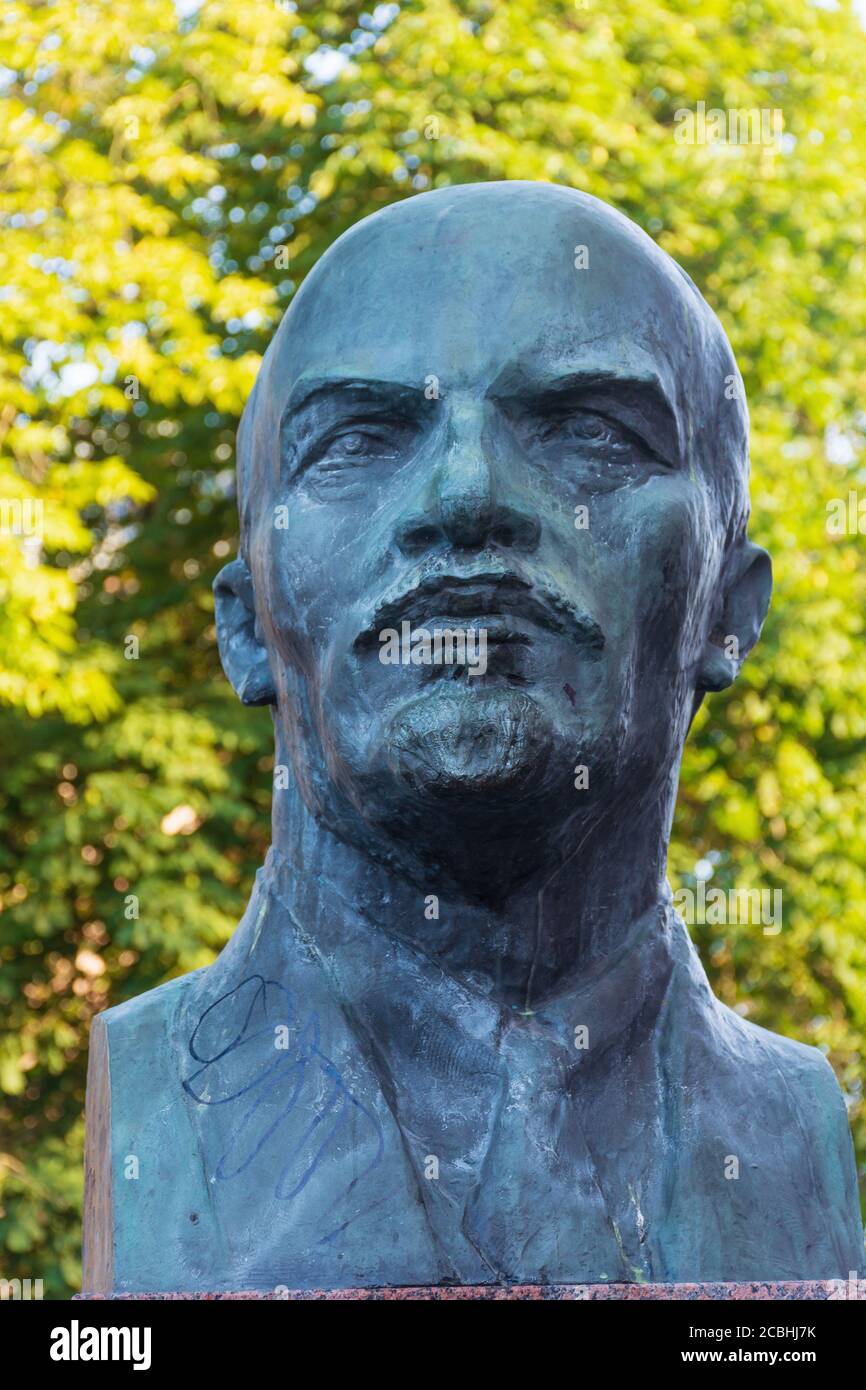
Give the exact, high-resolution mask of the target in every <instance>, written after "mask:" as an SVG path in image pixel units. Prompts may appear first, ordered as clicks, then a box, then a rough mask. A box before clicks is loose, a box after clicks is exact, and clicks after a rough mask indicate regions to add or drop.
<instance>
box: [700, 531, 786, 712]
mask: <svg viewBox="0 0 866 1390" xmlns="http://www.w3.org/2000/svg"><path fill="white" fill-rule="evenodd" d="M772 589H773V567H772V564H771V563H770V557H769V555H768V554H767V552H766V550H762V549H761V547H760V546H759V545H753V544H752V542H751V541H743V542H742V543H741V544H740V545H739V546H738V548H737V551H736V553H735V555H734V556H733V557H732V559H731V562H730V563H729V565H728V566H727V567H726V574H725V594H724V600H723V607H722V614H721V617H720V618H719V620H718V622H717V623H716V625H715V627H714V628H713V631H712V632H711V633H710V635H709V637H708V639H707V641H706V642H705V644H704V650H703V652H702V653H701V659H700V662H699V665H698V673H697V691H698V693H699V694H702V693H703V692H704V691H707V690H725V689H727V687H728V686H729V685H733V683H734V681H735V680H736V678H737V676H738V675H739V671H740V667H741V666H742V664H743V662H744V661H745V659H746V657H747V656H748V654H749V652H750V651H751V650H752V648H753V647H754V645H755V643H756V642H757V640H758V637H759V636H760V633H761V628H762V626H763V623H764V619H765V618H766V616H767V609H768V608H769V606H770V594H771V592H772Z"/></svg>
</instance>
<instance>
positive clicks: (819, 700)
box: [0, 0, 866, 1297]
mask: <svg viewBox="0 0 866 1390" xmlns="http://www.w3.org/2000/svg"><path fill="white" fill-rule="evenodd" d="M179 16H180V17H179ZM323 48H324V49H325V50H326V61H325V62H323V61H322V56H321V52H320V50H322V49H323ZM335 52H336V53H338V54H340V55H341V59H340V60H339V61H338V62H335V61H334V53H335ZM317 53H318V54H319V60H318V61H317V60H316V59H314V60H313V63H312V64H311V66H310V67H307V66H305V60H307V59H308V58H309V57H310V55H315V54H317ZM864 53H866V45H864V35H863V32H862V30H861V28H860V26H859V24H858V22H857V20H856V19H855V18H854V17H853V16H852V15H851V13H850V12H849V10H848V9H847V8H846V7H844V6H843V7H840V8H839V9H836V10H828V9H825V8H819V7H817V6H815V7H813V6H812V5H811V4H809V3H808V2H807V0H788V3H784V4H783V3H782V0H750V3H744V0H699V2H698V3H689V0H659V2H658V3H656V2H655V0H611V3H609V4H606V5H604V6H601V5H600V4H598V3H597V0H586V3H585V4H582V3H578V4H574V3H569V4H567V3H565V0H497V3H493V0H488V2H487V3H472V2H471V0H467V3H456V2H455V0H419V2H418V3H410V4H406V5H404V6H403V7H402V9H399V10H398V7H397V6H396V5H393V6H381V7H379V8H378V9H376V10H375V12H373V11H367V12H365V11H364V9H363V7H362V6H361V5H359V4H349V3H341V2H340V0H335V3H332V4H329V5H322V4H316V3H312V2H310V3H307V0H298V3H297V4H294V3H277V0H204V3H203V4H202V5H201V7H200V8H198V9H194V8H192V7H191V6H190V5H188V4H187V5H180V6H178V8H177V9H176V8H175V6H174V5H173V4H172V3H171V0H134V3H128V4H127V5H126V6H123V5H118V4H117V3H116V0H89V3H80V2H79V0H49V3H24V0H10V3H9V4H8V5H6V6H5V7H4V13H3V16H2V24H0V64H2V65H3V66H2V68H0V84H2V90H3V92H4V94H5V100H4V101H3V102H2V104H0V105H2V110H0V284H2V286H3V289H2V290H0V301H2V309H3V313H2V317H0V377H2V393H0V400H2V402H3V404H2V405H0V497H2V498H3V499H8V500H12V499H17V500H18V501H19V502H20V503H22V504H23V503H24V502H25V500H28V499H29V500H31V501H33V500H39V501H41V502H42V504H43V506H44V523H43V529H42V534H41V537H38V536H37V537H33V536H31V537H22V536H21V535H16V534H13V533H12V532H11V531H10V528H9V526H8V525H6V526H5V527H2V528H0V598H2V604H0V740H2V746H3V748H4V751H5V758H4V763H5V767H4V779H3V790H2V793H0V906H2V930H0V961H2V974H0V1006H2V1012H3V1019H4V1029H3V1032H2V1034H0V1243H2V1244H3V1245H4V1246H5V1253H4V1256H3V1261H2V1268H0V1274H2V1275H3V1276H5V1277H7V1278H12V1277H14V1276H16V1275H18V1276H19V1277H22V1278H26V1277H28V1276H29V1277H33V1278H39V1277H42V1278H44V1279H45V1281H46V1292H47V1293H48V1294H49V1295H53V1296H55V1297H56V1296H63V1295H64V1294H65V1293H67V1292H68V1290H69V1289H70V1288H73V1287H74V1286H75V1283H76V1278H77V1268H78V1266H77V1259H78V1251H77V1241H78V1227H79V1205H80V1189H81V1180H80V1165H81V1147H82V1124H81V1113H82V1107H83V1099H84V1077H85V1064H86V1048H87V1028H88V1024H89V1020H90V1018H91V1017H92V1015H93V1013H94V1012H95V1011H96V1010H99V1009H100V1008H102V1007H104V1005H105V1004H106V1003H107V1002H109V1001H110V1002H119V1001H120V1000H122V999H124V998H126V997H128V996H130V995H132V994H136V993H139V992H141V991H142V990H144V989H148V988H151V987H153V986H154V985H156V984H158V983H160V982H161V981H162V980H164V979H166V978H169V977H170V976H172V975H174V974H177V973H178V972H180V971H185V970H189V969H191V968H194V967H196V966H198V965H201V964H204V963H206V962H207V961H209V960H210V959H212V957H213V955H214V953H215V952H216V951H217V950H218V949H219V947H220V946H221V944H222V943H223V942H224V941H225V940H226V939H227V937H228V935H229V933H230V931H231V929H232V927H233V926H234V924H235V922H236V921H237V919H238V917H239V916H240V914H241V911H242V909H243V905H244V901H245V896H246V894H247V893H248V891H249V888H250V884H251V879H252V875H253V873H254V871H255V869H256V867H257V866H258V864H259V863H260V862H261V858H262V855H263V852H264V848H265V846H266V843H267V833H268V791H269V785H270V777H269V769H270V767H271V746H270V744H271V737H270V722H269V720H268V717H267V714H266V713H265V712H263V711H248V710H244V709H242V708H241V707H240V706H239V705H238V704H237V702H236V701H235V699H234V697H233V696H232V695H231V693H230V691H229V688H228V685H227V683H226V682H225V681H224V680H223V679H222V677H221V675H220V670H219V662H218V658H217V653H216V646H215V633H214V627H213V614H212V599H211V594H210V584H211V581H212V579H213V576H214V574H215V573H216V571H217V569H218V568H219V567H220V565H221V564H222V563H224V560H225V558H226V557H227V556H229V555H231V554H233V553H234V549H235V546H236V540H237V537H236V521H235V514H234V498H233V475H232V460H233V441H234V428H235V425H236V422H237V417H238V414H239V412H240V409H241V406H242V404H243V401H244V399H245V397H246V395H247V393H248V391H249V388H250V386H251V383H252V381H253V379H254V376H255V371H256V367H257V364H258V361H259V360H260V355H261V352H262V351H263V349H264V346H265V345H266V342H267V340H268V337H269V334H270V332H271V331H272V327H273V325H274V323H275V322H276V321H277V320H278V318H279V315H280V313H281V312H282V311H283V309H284V308H285V306H286V304H287V303H288V302H289V299H290V297H291V294H292V293H293V291H294V289H295V287H296V285H297V284H298V283H299V282H300V280H301V279H302V278H303V275H304V274H305V273H306V271H307V270H308V268H309V267H310V265H312V264H313V262H314V261H315V260H316V259H317V258H318V257H319V256H320V255H321V254H322V252H323V251H324V250H325V249H326V247H327V246H328V245H329V244H330V242H331V241H332V240H333V239H334V238H335V237H336V236H337V235H338V234H339V233H340V232H341V231H342V230H343V229H344V228H345V227H347V226H348V225H350V224H351V223H352V222H354V221H355V220H357V219H358V218H359V217H361V216H363V215H364V214H366V213H368V212H370V211H372V210H374V209H375V208H377V207H380V206H383V205H384V204H386V203H388V202H390V201H393V200H394V199H397V198H400V197H404V196H412V195H414V194H415V193H417V192H419V191H421V190H423V189H424V188H429V187H431V186H438V185H441V184H444V183H450V182H463V181H467V180H476V179H477V180H486V179H499V178H507V179H515V178H530V179H547V180H555V181H560V182H564V183H567V184H571V185H573V186H574V187H577V188H582V189H586V190H587V191H589V192H592V193H595V194H598V195H599V196H600V197H602V198H605V199H606V200H608V201H610V202H612V203H614V204H615V205H616V206H618V207H620V208H621V209H622V210H623V211H624V212H625V213H627V214H628V215H629V216H630V217H632V218H634V219H635V220H636V221H637V222H639V223H640V224H641V225H642V226H644V227H645V228H646V229H647V230H648V231H649V232H650V233H651V234H652V235H653V236H655V237H656V238H657V240H658V241H659V242H660V244H661V245H662V246H664V247H665V249H666V250H668V251H669V252H670V253H671V254H672V255H673V256H675V257H676V259H677V260H678V261H680V263H681V264H682V265H684V266H685V267H686V268H687V269H688V270H689V272H690V273H691V275H692V276H693V278H694V279H695V280H696V282H697V283H698V285H699V286H700V287H701V289H702V290H703V291H704V293H705V294H706V295H707V297H708V298H709V299H710V301H711V302H712V303H713V304H714V305H715V306H716V307H717V308H718V309H719V312H720V314H721V317H722V319H723V321H724V323H725V326H726V328H727V330H728V332H729V334H730V336H731V339H732V342H733V345H734V349H735V351H736V353H737V356H738V360H739V362H740V364H741V367H742V370H743V374H744V377H745V380H746V386H747V391H748V395H749V400H750V406H751V411H752V423H753V470H754V478H753V490H752V493H753V506H754V512H755V522H754V528H753V531H754V534H755V536H756V538H757V539H758V540H759V541H761V542H762V543H763V544H765V545H766V546H767V547H768V548H769V549H770V551H771V552H772V554H773V557H774V561H775V570H776V597H775V602H774V607H773V610H772V615H771V618H770V621H769V622H768V625H767V627H766V629H765V633H764V636H763V639H762V642H761V644H760V646H759V648H758V649H757V650H756V652H755V653H754V655H753V656H752V657H751V658H750V660H749V662H748V663H747V664H746V666H745V668H744V671H743V675H742V677H741V679H740V681H739V682H738V683H737V685H736V686H735V687H734V689H733V690H731V691H730V692H728V693H726V694H725V695H722V696H715V697H713V698H712V700H711V701H710V702H709V703H708V705H707V706H705V708H704V709H703V710H702V712H701V714H700V715H699V717H698V720H697V723H696V728H695V731H694V734H693V737H692V740H691V741H690V744H689V747H688V749H687V753H686V757H685V761H684V768H683V783H682V791H681V795H680V802H679V810H678V816H677V822H676V827H675V838H674V844H673V846H672V853H671V875H672V879H673V881H674V883H675V885H678V884H684V885H689V884H693V883H694V881H695V880H694V869H695V865H696V861H698V860H699V859H706V858H709V859H710V860H711V862H713V865H714V876H713V880H712V883H713V885H720V886H722V887H734V886H737V885H742V886H744V887H766V888H780V889H782V891H783V894H784V926H783V929H782V931H781V932H780V933H779V934H778V935H775V936H773V935H765V934H764V933H763V932H762V930H761V927H760V926H748V925H742V926H726V927H724V928H719V927H712V926H704V927H698V928H696V929H695V933H696V936H697V939H698V941H699V944H700V947H701V950H702V954H703V957H704V960H705V961H706V962H707V964H708V966H709V968H710V971H711V974H712V978H713V983H714V986H715V988H716V989H717V991H718V992H719V994H720V995H721V997H722V998H723V999H725V1000H726V1002H729V1003H731V1004H736V1005H737V1007H739V1008H740V1009H741V1010H742V1011H743V1012H745V1013H746V1014H747V1015H748V1016H749V1017H750V1018H752V1019H754V1020H755V1021H757V1022H760V1023H763V1024H765V1025H766V1026H769V1027H772V1028H774V1029H777V1030H779V1031H782V1032H785V1033H788V1034H790V1035H792V1036H795V1037H798V1038H800V1039H802V1040H804V1041H807V1042H811V1043H813V1044H816V1045H818V1046H821V1047H823V1048H824V1049H825V1050H826V1051H827V1052H828V1054H829V1056H830V1059H831V1061H832V1062H833V1065H834V1066H835V1068H836V1072H837V1075H838V1076H839V1079H840V1081H841V1082H842V1084H843V1087H844V1088H845V1090H846V1092H847V1094H848V1096H849V1097H850V1099H851V1101H852V1118H853V1120H854V1123H855V1132H856V1136H857V1140H858V1145H859V1148H860V1152H861V1153H864V1152H866V1113H864V1108H863V1107H862V1106H861V1104H860V1096H861V1080H862V1061H861V1055H860V1053H861V1047H862V1042H861V1039H862V1037H863V1034H864V1024H866V945H864V932H863V925H864V923H863V917H864V901H866V885H864V875H866V822H864V816H863V814H862V811H861V802H862V794H861V787H862V786H863V784H864V780H866V663H864V661H863V659H862V654H863V639H864V633H863V626H864V613H866V558H864V551H866V538H864V536H862V535H858V534H848V535H839V536H836V535H832V534H828V530H827V525H826V521H827V503H828V501H830V500H831V499H833V498H836V497H847V494H848V491H849V488H856V487H860V488H861V489H866V471H864V467H863V463H862V452H861V447H862V432H863V428H864V417H863V414H862V400H863V395H864V386H866V275H864V270H866V254H864V251H863V249H862V229H863V226H864V225H866V167H864V165H863V160H862V150H863V148H864V147H866V117H864V109H863V104H862V100H861V92H862V86H863V75H864V66H866V65H864ZM328 66H330V75H329V76H328V82H327V85H324V86H323V85H322V79H323V78H324V77H325V76H326V75H328ZM337 69H339V70H337ZM699 101H703V102H705V103H706V107H707V108H712V107H719V108H775V107H777V108H781V110H782V111H783V113H784V128H785V134H784V137H783V139H782V141H781V143H780V144H777V145H776V146H774V147H772V148H767V147H763V146H760V145H736V144H731V145H719V144H711V145H706V144H705V145H697V144H696V145H690V144H685V143H680V142H678V141H677V140H676V139H675V128H676V112H677V111H678V110H680V109H683V108H690V109H694V108H695V107H696V105H697V103H698V102H699ZM490 234H491V237H501V236H506V235H507V228H503V227H491V229H490ZM280 248H287V249H283V250H281V249H280ZM287 255H288V257H289V268H286V264H285V262H286V256H287ZM864 495H866V490H864ZM130 638H137V640H138V657H137V659H135V657H134V656H133V655H132V653H133V651H134V645H135V644H134V643H130V641H129V639H130ZM172 813H173V814H172ZM136 899H137V902H136ZM136 913H137V915H136Z"/></svg>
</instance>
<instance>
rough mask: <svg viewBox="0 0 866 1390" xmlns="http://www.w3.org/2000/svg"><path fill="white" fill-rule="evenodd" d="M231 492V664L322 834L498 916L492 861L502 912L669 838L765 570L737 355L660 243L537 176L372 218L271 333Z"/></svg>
mask: <svg viewBox="0 0 866 1390" xmlns="http://www.w3.org/2000/svg"><path fill="white" fill-rule="evenodd" d="M238 490H239V505H240V514H241V548H240V555H239V557H238V559H236V560H235V561H233V562H232V563H231V564H229V565H228V566H226V568H225V569H224V570H223V571H222V573H221V575H220V576H219V577H218V579H217V582H216V586H215V590H216V601H217V628H218V634H219V641H220V650H221V655H222V660H223V665H224V667H225V670H226V672H227V674H228V676H229V679H230V680H231V682H232V684H233V685H234V687H235V689H236V691H237V692H238V694H239V696H240V697H241V699H242V700H244V701H246V702H248V703H253V704H264V703H268V704H271V705H272V706H273V708H274V720H275V727H276V736H277V758H278V762H280V763H285V764H286V765H287V766H289V767H290V768H291V770H292V773H293V776H294V779H295V782H296V786H297V791H298V793H299V795H300V797H301V798H302V800H303V803H304V804H305V806H306V808H307V810H308V811H309V812H310V813H311V814H312V815H313V816H314V817H315V818H316V820H318V821H319V822H320V823H322V824H324V825H326V826H327V827H328V828H330V830H332V831H333V832H334V833H335V834H336V835H338V836H339V837H340V838H341V839H343V840H344V841H347V842H350V843H353V844H355V845H357V846H359V847H361V848H362V849H364V850H365V851H366V852H367V853H368V854H369V855H371V856H372V857H373V858H377V859H380V860H382V859H384V860H386V861H387V862H389V863H391V864H397V865H398V866H402V867H403V868H404V869H405V872H406V873H407V874H409V875H410V876H413V875H416V874H417V873H418V872H419V865H420V866H422V867H425V868H426V869H428V870H429V867H430V866H431V865H435V867H436V869H437V871H439V872H440V873H441V874H443V875H445V876H446V877H447V876H451V878H452V879H453V880H454V881H455V883H457V884H459V885H461V886H462V887H463V888H465V890H466V892H467V893H468V894H469V895H473V894H475V895H478V894H481V895H482V896H483V895H484V892H485V889H484V886H483V883H482V882H481V875H482V870H484V871H485V872H486V869H484V866H485V865H487V866H488V867H489V847H490V846H491V845H493V846H495V847H496V853H497V855H498V859H497V863H498V864H499V865H500V871H499V872H498V873H497V890H496V891H497V892H501V893H505V892H507V891H508V890H509V887H510V885H512V884H514V883H517V882H520V881H527V880H531V879H532V876H533V875H534V874H536V873H537V872H541V871H543V872H548V871H549V870H550V868H551V867H552V866H553V867H555V865H556V864H557V863H559V862H562V859H563V858H564V857H565V856H566V855H567V854H569V853H572V852H573V851H574V848H575V846H576V845H578V844H579V843H580V840H581V837H582V836H585V835H586V834H587V833H589V830H590V829H591V828H593V827H596V828H597V827H598V826H603V825H604V823H605V819H606V818H607V817H610V816H612V815H616V816H617V817H619V819H620V821H621V822H622V821H623V820H625V821H632V822H635V823H637V821H638V820H639V818H640V817H642V816H644V815H645V814H649V815H650V816H652V815H655V814H656V813H657V809H658V808H659V807H661V808H662V821H661V822H660V824H661V826H662V829H661V834H662V837H664V835H666V832H667V824H668V819H667V818H669V814H670V809H671V808H672V804H673V790H674V788H675V782H676V773H677V769H678V766H679V759H680V754H681V751H682V746H683V742H684V740H685V737H686V734H687V732H688V728H689V724H690V722H691V719H692V718H693V715H694V713H695V711H696V709H697V708H698V706H699V704H700V702H701V700H702V698H703V696H704V694H705V693H706V692H707V691H710V690H719V689H721V688H723V687H724V686H726V685H728V684H730V683H731V682H732V681H733V680H734V678H735V676H736V674H737V671H738V669H739V665H740V663H741V662H742V660H743V659H744V657H745V656H746V655H747V653H748V651H749V650H750V648H751V647H752V645H753V643H754V642H755V640H756V639H757V637H758V634H759V631H760V628H761V624H762V622H763V619H764V616H765V614H766V610H767V606H768V602H769V594H770V586H771V578H770V565H769V560H768V558H767V556H766V554H765V552H764V551H762V550H760V549H759V548H758V547H756V546H755V545H754V544H752V543H751V542H750V541H749V540H748V538H747V534H746V527H747V520H748V416H747V411H746V405H745V399H744V393H743V389H742V382H741V378H740V375H739V372H738V370H737V367H736V363H735V361H734V358H733V355H732V352H731V349H730V347H729V344H728V342H727V339H726V336H725V334H724V331H723V330H722V327H721V325H720V324H719V322H718V320H717V318H716V317H715V315H714V314H713V312H712V311H711V310H710V308H709V306H708V305H707V304H706V302H705V301H704V299H703V298H702V297H701V295H700V293H699V292H698V290H697V289H696V287H695V285H694V284H693V283H692V281H691V280H690V279H689V277H688V276H687V275H686V274H685V273H684V272H683V271H682V270H681V269H680V268H679V267H678V266H677V265H676V264H675V262H674V261H672V260H671V259H670V258H669V257H668V256H667V255H666V254H665V253H664V252H663V251H662V250H660V248H659V247H658V246H656V244H655V243H654V242H653V241H652V240H651V239H650V238H649V237H648V236H646V235H645V234H644V233H643V232H642V231H641V230H640V229H639V228H638V227H636V226H635V225H634V224H633V223H631V222H630V221H629V220H628V219H626V218H625V217H623V216H622V215H620V214H619V213H617V212H615V211H614V210H613V209H611V208H610V207H608V206H607V205H605V204H604V203H601V202H599V201H598V200H597V199H595V198H592V197H589V196H588V195H586V194H583V193H578V192H575V191H574V190H571V189H567V188H564V187H561V186H557V185H550V184H540V183H538V184H536V183H522V182H521V183H517V182H515V183H490V184H476V185H464V186H458V187H452V188H446V189H441V190H438V191H435V192H431V193H425V194H421V195H419V196H417V197H414V198H411V199H408V200H406V201H403V202H400V203H397V204H394V205H392V206H390V207H388V208H386V209H384V210H383V211H381V212H378V213H376V214H375V215H373V216H372V217H369V218H366V219H365V220H364V221H362V222H360V223H359V224H358V225H357V226H355V227H353V228H352V229H351V230H350V231H348V232H346V233H345V234H344V235H343V236H341V237H340V238H339V239H338V240H337V241H336V242H335V243H334V245H333V246H332V247H331V248H330V249H329V250H328V252H327V253H326V254H325V255H324V256H323V257H322V258H321V260H320V261H319V262H318V264H317V265H316V266H315V268H314V269H313V270H312V272H311V273H310V274H309V275H308V276H307V278H306V280H305V281H304V283H303V285H302V286H301V288H300V290H299V291H298V293H297V294H296V296H295V298H294V300H293V301H292V304H291V306H290V308H289V310H288V311H287V313H286V315H285V317H284V318H283V320H282V323H281V324H280V327H279V329H278V331H277V333H276V335H275V337H274V339H273V341H272V343H271V345H270V348H269V350H268V352H267V354H266V357H265V360H264V363H263V366H262V369H261V372H260V375H259V378H258V381H257V383H256V387H255V390H254V392H253V395H252V397H251V400H250V402H249V404H248V406H247V409H246V411H245V413H244V417H243V420H242V422H241V427H240V432H239V442H238ZM419 630H421V631H422V632H426V633H428V634H430V635H431V636H432V635H433V634H434V633H435V632H436V631H437V630H438V631H440V632H449V631H450V632H451V633H452V634H457V635H458V637H459V634H460V633H461V632H462V633H463V635H464V637H465V639H466V653H468V654H470V655H467V658H466V659H465V660H462V661H461V660H460V649H459V646H452V648H451V650H450V652H448V651H447V647H448V643H447V641H446V643H445V648H446V649H445V650H443V651H442V652H441V653H440V659H439V660H437V659H436V652H435V649H433V650H432V652H430V651H428V649H426V648H424V643H423V639H422V638H419V637H418V633H419ZM482 634H483V641H482V637H481V635H482ZM396 635H399V637H400V655H399V658H398V659H397V660H396V661H395V660H393V656H394V647H393V643H394V640H395V636H396ZM407 635H411V642H412V644H413V645H412V647H411V650H414V651H415V652H416V657H417V653H418V652H419V651H420V657H417V659H415V658H413V657H412V655H411V650H410V647H409V646H407V645H406V642H405V640H404V639H405V638H406V637H407ZM419 644H420V645H419ZM386 648H387V649H388V650H389V652H390V656H391V659H388V660H384V659H383V656H384V655H385V651H386ZM473 651H474V652H475V654H476V661H477V664H476V669H474V670H473V669H472V661H471V653H472V652H473ZM482 651H483V654H484V655H483V661H482V660H481V659H480V656H479V654H480V653H481V652H482ZM449 654H450V655H451V658H452V659H451V660H450V661H449V660H448V659H447V656H448V655H449Z"/></svg>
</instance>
